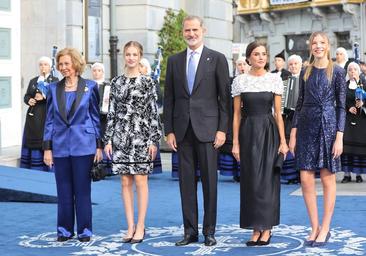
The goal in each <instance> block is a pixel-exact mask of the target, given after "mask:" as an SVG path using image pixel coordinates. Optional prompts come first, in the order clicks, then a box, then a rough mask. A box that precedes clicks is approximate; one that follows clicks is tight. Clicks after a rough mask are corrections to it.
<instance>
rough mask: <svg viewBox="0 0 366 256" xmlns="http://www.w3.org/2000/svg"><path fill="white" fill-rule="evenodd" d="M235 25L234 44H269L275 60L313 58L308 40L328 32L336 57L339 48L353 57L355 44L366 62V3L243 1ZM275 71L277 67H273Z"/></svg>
mask: <svg viewBox="0 0 366 256" xmlns="http://www.w3.org/2000/svg"><path fill="white" fill-rule="evenodd" d="M236 3H237V12H236V13H237V16H236V17H235V25H234V42H242V43H248V42H251V41H253V40H255V39H257V40H262V41H264V42H266V43H267V45H268V48H269V55H270V58H271V62H273V61H272V60H273V56H274V55H276V54H277V53H279V52H281V51H282V50H283V49H285V51H286V56H287V57H288V56H289V55H291V54H299V55H300V56H302V58H303V59H307V58H308V57H309V51H308V38H309V36H310V34H311V33H312V32H314V31H325V32H326V33H327V34H328V35H329V38H330V42H331V48H332V55H333V57H334V56H335V53H334V52H335V49H336V48H337V47H341V46H342V47H344V48H346V50H347V52H348V55H349V56H350V57H353V49H354V43H356V42H357V43H358V44H359V45H360V49H361V60H365V59H366V55H365V54H366V35H365V32H364V31H365V29H366V20H365V16H366V11H365V6H366V1H364V0H353V1H352V0H349V1H344V0H309V1H304V0H292V1H291V0H256V1H246V0H240V1H236ZM270 64H271V66H272V68H273V63H270Z"/></svg>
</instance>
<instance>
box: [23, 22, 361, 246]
mask: <svg viewBox="0 0 366 256" xmlns="http://www.w3.org/2000/svg"><path fill="white" fill-rule="evenodd" d="M182 33H183V38H184V40H185V43H186V46H187V48H186V49H185V50H184V51H182V52H179V53H177V54H175V55H172V56H169V59H168V63H167V72H166V80H165V88H164V116H163V121H164V132H165V135H166V142H167V145H168V146H169V148H170V149H171V152H172V175H173V177H176V178H178V179H179V188H180V195H181V203H182V217H183V227H184V236H183V238H182V239H181V240H179V241H177V242H176V246H185V245H188V244H190V243H193V242H197V241H198V235H199V230H198V222H199V221H198V203H197V182H198V181H199V180H200V181H201V182H202V189H203V198H204V207H203V208H204V218H203V230H202V233H203V235H204V238H205V239H204V244H205V245H206V246H213V245H216V243H217V242H216V239H215V227H216V215H217V181H218V170H219V173H220V174H221V175H228V176H232V177H233V179H234V181H236V182H239V183H240V227H241V228H245V229H251V230H252V235H251V237H250V239H249V240H248V241H247V242H246V245H247V246H263V245H268V244H269V243H270V241H271V237H272V235H273V234H272V228H273V227H274V226H276V225H278V224H279V219H280V184H281V182H282V183H285V184H298V183H300V184H301V188H302V193H303V196H304V201H305V205H306V207H307V211H308V214H309V219H310V226H311V232H310V234H309V236H308V237H307V238H306V239H305V245H307V246H314V247H316V246H324V245H326V243H327V241H328V240H329V238H330V236H331V233H330V229H331V228H330V226H331V219H332V215H333V212H334V206H335V198H336V193H335V187H336V176H335V173H336V172H340V171H342V172H344V177H343V179H342V180H341V182H342V183H348V182H351V181H352V174H354V175H355V181H356V182H357V183H361V182H363V178H362V174H366V136H365V135H364V133H363V131H364V130H365V129H366V106H365V105H364V102H365V101H366V64H365V63H364V62H360V61H358V60H352V59H351V58H349V57H348V55H347V51H346V50H345V49H344V48H342V47H340V48H337V50H336V55H335V60H334V61H333V60H332V58H331V54H330V43H329V39H328V36H327V35H326V34H325V33H323V32H315V33H313V34H312V35H311V37H310V39H309V53H310V59H309V60H303V59H302V58H301V57H300V56H299V55H296V54H293V55H291V56H289V57H288V59H287V68H288V70H287V69H286V57H285V51H284V50H283V51H281V52H280V53H279V54H277V55H275V57H274V65H275V69H274V70H273V71H270V70H269V65H268V63H269V57H268V50H267V46H266V45H265V44H262V43H260V42H257V41H254V42H252V43H250V44H249V45H248V46H247V49H246V53H245V56H239V57H238V59H237V60H236V62H235V75H234V77H233V78H231V79H230V77H229V68H228V64H227V61H226V58H225V56H224V55H223V54H222V53H219V52H217V51H214V50H212V49H209V48H207V47H206V46H205V45H204V42H203V37H204V33H205V27H204V25H203V20H202V19H201V18H200V17H197V16H187V17H186V18H185V19H184V21H183V31H182ZM123 62H124V69H123V74H122V75H119V76H116V77H114V78H112V79H111V81H110V82H109V81H107V80H106V79H105V70H104V65H103V64H102V63H94V64H93V65H92V66H91V71H92V78H93V80H89V79H85V78H83V77H82V76H81V75H82V73H83V71H84V69H85V67H86V63H85V61H84V59H83V57H82V56H81V54H80V52H79V51H77V50H76V49H74V48H65V49H62V50H61V51H60V52H59V53H58V54H57V56H56V68H57V70H59V72H60V73H61V74H62V76H63V79H62V80H61V81H58V79H57V78H56V77H55V76H53V75H52V73H51V68H52V67H51V66H52V60H51V59H50V58H48V57H41V58H40V59H39V61H38V65H39V75H38V76H36V77H35V78H33V79H32V80H31V81H30V82H29V86H28V88H27V92H26V94H25V96H24V102H25V104H27V105H28V106H29V109H28V111H27V115H26V121H25V127H24V133H23V140H22V142H23V145H22V151H21V167H23V168H30V169H37V170H43V171H53V172H54V173H55V178H56V186H57V195H58V213H57V228H56V229H57V241H59V242H64V241H67V240H69V239H72V238H73V236H74V235H75V234H74V225H75V223H74V222H75V221H74V218H75V216H76V220H77V228H76V230H77V234H76V235H77V238H78V239H79V240H80V241H81V242H87V241H90V238H91V236H92V234H93V233H92V208H91V177H90V170H91V169H92V166H93V164H94V165H95V164H98V163H99V162H100V163H101V164H102V165H103V168H104V169H105V170H106V172H107V173H108V174H109V175H120V177H121V189H122V199H123V204H124V209H125V217H126V222H127V232H126V234H125V236H124V237H123V238H122V242H123V243H132V244H133V243H141V242H142V241H143V239H144V237H145V218H146V213H147V207H148V195H149V190H148V175H150V174H153V173H161V172H162V165H161V157H160V141H161V137H162V135H163V127H162V124H161V121H160V116H159V104H162V93H161V90H160V84H159V82H158V81H157V80H154V79H153V78H152V77H151V74H152V70H151V66H150V63H149V61H148V60H147V59H146V58H143V47H142V45H141V44H140V43H139V42H136V41H130V42H128V43H126V44H125V45H124V47H123ZM230 93H231V96H230ZM103 149H104V150H103ZM316 177H320V179H321V183H322V187H323V192H324V213H323V218H322V221H319V217H318V208H317V201H316V191H315V178H316ZM134 186H135V187H136V194H137V206H138V207H137V221H135V217H134V215H135V213H134V197H135V192H134Z"/></svg>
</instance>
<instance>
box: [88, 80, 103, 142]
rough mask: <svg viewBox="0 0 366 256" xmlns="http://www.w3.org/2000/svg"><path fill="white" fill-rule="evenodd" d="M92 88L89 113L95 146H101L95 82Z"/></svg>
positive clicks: (97, 93) (97, 95) (97, 96)
mask: <svg viewBox="0 0 366 256" xmlns="http://www.w3.org/2000/svg"><path fill="white" fill-rule="evenodd" d="M92 89H93V90H92V93H91V97H90V102H89V113H90V117H91V120H92V123H93V126H94V130H95V136H96V142H97V148H103V144H102V140H101V137H100V116H99V91H98V86H97V84H96V83H95V84H94V85H93V86H92Z"/></svg>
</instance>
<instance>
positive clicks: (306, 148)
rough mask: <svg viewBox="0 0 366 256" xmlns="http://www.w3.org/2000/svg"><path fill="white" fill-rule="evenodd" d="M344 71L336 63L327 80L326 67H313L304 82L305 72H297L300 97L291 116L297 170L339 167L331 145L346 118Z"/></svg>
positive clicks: (334, 169)
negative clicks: (294, 133)
mask: <svg viewBox="0 0 366 256" xmlns="http://www.w3.org/2000/svg"><path fill="white" fill-rule="evenodd" d="M344 72H345V71H344V69H342V68H340V67H338V66H336V65H335V66H334V69H333V76H332V81H331V82H330V83H329V81H328V78H327V74H326V70H325V69H318V68H316V67H314V68H313V70H312V72H311V74H310V76H309V78H308V79H307V81H306V82H305V81H304V79H303V76H304V72H302V73H301V75H300V77H301V80H300V89H299V90H300V92H299V99H298V102H297V106H296V110H295V115H294V119H293V127H297V133H296V151H295V157H296V168H297V169H298V170H319V169H323V168H326V169H328V170H329V171H331V172H338V171H341V160H340V158H337V159H333V156H332V148H333V143H334V141H335V139H336V134H337V131H339V132H343V131H344V126H345V120H346V111H345V104H346V81H345V74H344Z"/></svg>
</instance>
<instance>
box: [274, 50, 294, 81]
mask: <svg viewBox="0 0 366 256" xmlns="http://www.w3.org/2000/svg"><path fill="white" fill-rule="evenodd" d="M274 64H275V67H276V69H275V70H272V71H271V73H279V75H280V76H281V79H282V81H285V80H287V79H288V78H289V76H291V72H290V71H288V70H287V69H285V64H286V60H285V50H282V52H280V53H279V54H277V55H276V56H275V58H274Z"/></svg>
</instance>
